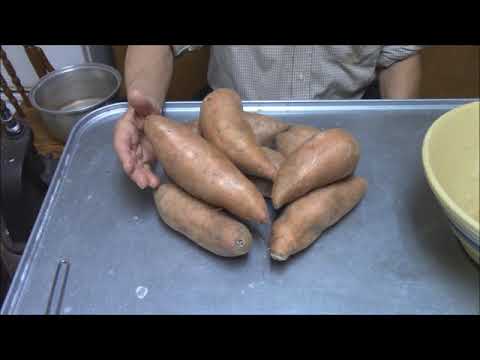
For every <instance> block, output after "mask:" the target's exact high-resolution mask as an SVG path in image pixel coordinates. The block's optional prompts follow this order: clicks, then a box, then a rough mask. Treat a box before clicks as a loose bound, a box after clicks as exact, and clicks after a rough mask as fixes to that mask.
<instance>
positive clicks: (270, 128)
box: [186, 111, 290, 146]
mask: <svg viewBox="0 0 480 360" xmlns="http://www.w3.org/2000/svg"><path fill="white" fill-rule="evenodd" d="M242 117H243V118H244V119H245V120H246V121H247V122H248V123H249V125H250V127H251V128H252V130H253V133H254V134H255V139H256V143H257V145H258V146H267V145H273V142H274V140H275V136H276V135H277V134H280V133H281V132H283V131H285V130H287V129H288V128H289V126H290V125H288V124H287V123H284V122H282V121H280V120H278V119H275V118H273V117H271V116H268V115H262V114H256V113H251V112H247V111H242ZM186 125H187V126H189V127H190V128H191V129H192V130H193V131H194V132H195V133H197V134H201V131H200V121H199V120H194V121H189V122H188V123H186Z"/></svg>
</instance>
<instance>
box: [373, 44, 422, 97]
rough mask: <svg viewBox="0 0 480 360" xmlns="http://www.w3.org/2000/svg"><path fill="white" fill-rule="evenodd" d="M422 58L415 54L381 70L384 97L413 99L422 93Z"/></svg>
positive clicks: (381, 86) (380, 79)
mask: <svg viewBox="0 0 480 360" xmlns="http://www.w3.org/2000/svg"><path fill="white" fill-rule="evenodd" d="M420 79H421V58H420V54H418V53H417V54H415V55H413V56H410V57H408V58H406V59H405V60H402V61H399V62H397V63H395V64H393V65H391V66H390V67H388V68H386V69H382V70H380V72H379V85H380V94H381V96H382V98H384V99H413V98H418V97H419V94H420Z"/></svg>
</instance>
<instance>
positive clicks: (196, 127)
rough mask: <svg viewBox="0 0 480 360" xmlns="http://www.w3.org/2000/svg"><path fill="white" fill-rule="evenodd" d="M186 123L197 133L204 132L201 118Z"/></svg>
mask: <svg viewBox="0 0 480 360" xmlns="http://www.w3.org/2000/svg"><path fill="white" fill-rule="evenodd" d="M185 125H186V126H187V127H188V128H189V129H191V130H192V131H193V132H194V133H195V134H197V135H202V132H201V131H200V121H199V120H193V121H189V122H187V123H185Z"/></svg>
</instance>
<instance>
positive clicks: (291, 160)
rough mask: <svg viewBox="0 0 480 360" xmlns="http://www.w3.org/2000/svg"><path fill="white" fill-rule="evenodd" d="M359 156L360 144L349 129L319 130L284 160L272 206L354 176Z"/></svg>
mask: <svg viewBox="0 0 480 360" xmlns="http://www.w3.org/2000/svg"><path fill="white" fill-rule="evenodd" d="M359 157H360V146H359V144H358V142H357V141H356V140H355V139H354V137H353V136H352V135H351V134H350V133H348V132H347V131H345V130H342V129H330V130H326V131H322V132H320V133H318V134H317V135H315V136H314V137H313V138H311V139H310V140H308V141H307V142H305V143H304V144H303V145H302V146H300V148H299V149H297V150H296V151H294V152H293V153H292V154H290V156H289V157H287V159H286V160H285V161H284V162H283V163H282V166H281V167H280V169H279V170H278V172H277V176H276V177H275V181H274V182H273V189H272V202H273V206H274V207H275V208H276V209H279V208H280V207H282V206H283V205H285V204H288V203H290V202H292V201H294V200H296V199H298V198H300V197H301V196H303V195H305V194H306V193H308V192H309V191H311V190H314V189H316V188H320V187H322V186H325V185H328V184H331V183H333V182H335V181H337V180H340V179H343V178H345V177H347V176H349V175H351V174H352V173H353V171H354V170H355V168H356V166H357V163H358V159H359Z"/></svg>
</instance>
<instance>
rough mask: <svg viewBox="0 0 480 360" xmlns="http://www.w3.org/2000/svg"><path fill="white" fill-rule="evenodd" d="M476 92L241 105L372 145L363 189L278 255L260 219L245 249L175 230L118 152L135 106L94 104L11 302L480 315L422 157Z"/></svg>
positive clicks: (18, 310)
mask: <svg viewBox="0 0 480 360" xmlns="http://www.w3.org/2000/svg"><path fill="white" fill-rule="evenodd" d="M475 100H476V99H475ZM471 101H474V100H473V99H462V100H416V101H384V100H374V101H367V100H359V101H308V102H302V101H293V102H284V101H263V102H256V101H247V102H245V103H244V108H245V110H246V111H258V112H261V113H265V114H270V115H273V116H277V117H278V118H280V119H282V120H285V121H288V122H292V123H302V124H307V125H313V126H317V127H320V128H330V127H342V128H345V129H347V130H348V131H350V132H352V133H353V134H354V135H355V136H356V137H357V138H358V139H359V141H360V143H361V146H362V156H361V160H360V163H359V166H358V169H357V174H358V175H361V176H364V177H366V178H367V180H368V182H369V190H368V193H367V194H366V196H365V198H364V199H363V201H362V202H361V203H360V205H359V206H357V207H356V208H355V209H354V210H353V211H352V212H351V213H350V214H348V215H347V216H346V217H345V218H344V219H343V220H342V221H341V222H340V223H338V224H337V225H336V226H334V227H333V228H331V229H330V230H328V231H327V232H325V233H324V234H323V236H322V237H321V238H320V239H319V240H317V241H316V242H315V243H314V244H313V245H312V246H311V247H310V248H308V249H307V250H306V251H304V252H302V253H300V254H298V255H296V256H294V257H292V258H291V259H290V260H289V261H287V262H286V263H276V262H273V261H272V260H270V258H269V256H268V252H267V246H268V235H269V231H270V226H269V225H262V226H256V227H253V228H252V231H253V233H254V235H255V241H254V245H253V247H252V249H251V251H250V253H249V254H248V256H245V257H242V258H236V259H226V258H221V257H217V256H215V255H212V254H210V253H209V252H207V251H205V250H203V249H201V248H200V247H198V246H197V245H195V244H194V243H193V242H191V241H189V240H188V239H186V238H184V237H183V236H181V235H179V234H177V233H175V232H173V231H171V230H170V229H169V228H168V227H167V226H166V225H164V224H163V223H162V222H161V221H160V219H159V217H158V215H157V213H156V210H155V207H154V203H153V199H152V192H151V191H150V190H145V191H142V190H139V189H138V188H137V187H136V186H135V185H134V184H133V183H132V182H130V181H129V180H128V179H127V177H126V176H125V175H124V174H123V172H122V168H121V166H120V164H119V162H118V160H117V157H116V155H115V153H114V151H113V148H112V131H113V127H114V124H115V122H116V121H117V120H118V119H119V118H120V117H121V116H122V114H123V113H124V112H125V111H126V106H127V105H126V104H125V103H117V104H113V105H109V106H106V107H103V108H101V109H99V110H96V111H94V112H93V113H91V114H89V115H87V116H86V117H85V118H83V120H82V121H80V122H79V123H78V124H77V126H76V127H75V128H74V130H73V132H72V134H71V136H70V138H69V140H68V143H67V145H66V147H65V151H64V153H63V155H62V158H61V160H60V163H59V165H58V168H57V170H56V173H55V176H54V178H53V181H52V184H51V186H50V189H49V191H48V194H47V196H46V198H45V201H44V203H43V207H42V209H41V212H40V215H39V217H38V219H37V222H36V224H35V226H34V229H33V231H32V234H31V237H30V239H29V242H28V245H27V247H26V249H25V252H24V255H23V257H22V260H21V262H20V265H19V268H18V271H17V273H16V275H15V277H14V279H13V283H12V286H11V288H10V290H9V292H8V295H7V298H6V300H5V302H4V305H3V307H2V310H1V313H2V314H45V313H53V314H56V313H58V314H479V313H480V309H479V269H478V267H477V266H476V265H475V264H474V263H473V262H472V261H471V260H470V259H469V258H468V257H467V255H466V254H465V253H464V251H463V250H462V247H461V245H460V244H459V242H458V241H457V240H456V239H455V237H454V235H452V232H451V231H450V228H449V225H448V222H447V219H446V217H445V216H444V214H443V212H442V210H441V208H440V206H439V204H438V203H437V202H436V201H435V199H434V196H433V194H432V193H431V191H430V189H429V187H428V185H427V182H426V180H425V177H424V173H423V169H422V164H421V155H420V154H421V145H422V140H423V137H424V135H425V133H426V131H427V129H428V127H429V126H430V125H431V123H432V122H433V121H434V120H435V119H437V118H438V117H439V116H440V115H441V114H443V113H445V112H447V111H448V110H450V109H452V108H454V107H456V106H459V105H462V104H465V103H467V102H471ZM199 105H200V103H199V102H172V103H167V104H166V115H167V116H169V117H171V118H173V119H175V120H178V121H188V120H192V119H195V118H196V117H197V116H198V113H199ZM157 171H159V172H160V169H158V168H157ZM270 210H271V211H272V214H273V210H272V209H270Z"/></svg>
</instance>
